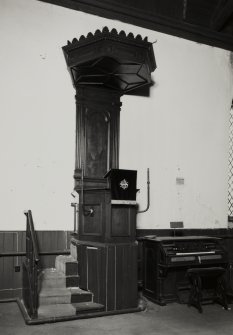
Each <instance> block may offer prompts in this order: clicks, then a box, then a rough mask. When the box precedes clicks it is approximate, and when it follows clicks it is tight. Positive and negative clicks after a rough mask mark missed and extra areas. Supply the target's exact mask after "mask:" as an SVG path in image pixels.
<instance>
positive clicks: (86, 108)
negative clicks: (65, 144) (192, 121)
mask: <svg viewBox="0 0 233 335" xmlns="http://www.w3.org/2000/svg"><path fill="white" fill-rule="evenodd" d="M63 52H64V55H65V59H66V63H67V67H68V70H69V72H70V74H71V78H72V81H73V84H74V87H75V89H76V106H77V108H76V158H75V171H74V180H75V190H76V191H77V192H78V194H79V212H78V232H77V234H74V235H73V238H72V241H71V242H72V244H74V245H75V246H76V247H77V255H78V261H79V276H80V287H81V288H83V289H85V290H90V291H92V292H93V293H94V301H95V302H97V303H101V304H103V305H105V310H106V311H115V310H127V309H132V308H137V305H138V296H137V295H138V294H137V244H136V242H135V235H136V211H137V208H136V171H129V170H119V133H120V129H119V128H120V108H121V102H120V97H121V96H122V95H123V94H128V93H130V92H131V91H135V92H138V90H140V88H141V87H147V88H149V86H150V85H151V84H152V81H151V72H152V71H154V70H155V68H156V64H155V59H154V53H153V47H152V44H151V43H149V42H148V41H147V38H146V39H144V40H143V39H142V37H141V36H140V35H138V36H136V37H134V35H133V34H132V33H130V34H129V35H128V36H126V34H125V32H124V31H121V32H120V33H119V34H118V32H117V31H116V30H115V29H113V30H112V31H109V30H108V28H106V27H105V28H104V29H103V30H102V31H100V30H97V31H96V32H95V34H92V33H89V34H88V35H87V37H84V36H81V37H80V39H79V40H77V39H73V41H72V42H68V44H67V45H66V46H64V47H63ZM138 94H139V93H138ZM119 176H120V177H119ZM118 177H119V178H120V183H122V187H123V188H124V187H125V188H128V186H129V184H130V185H132V184H133V191H132V192H131V194H130V195H128V196H126V197H125V196H123V197H122V195H119V197H118V199H116V197H115V195H114V187H115V186H114V185H115V184H114V183H115V181H116V180H117V178H118ZM130 178H132V180H133V181H132V183H131V181H130V183H129V180H130ZM117 185H118V186H119V182H118V183H117ZM119 194H120V193H119Z"/></svg>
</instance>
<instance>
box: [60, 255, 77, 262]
mask: <svg viewBox="0 0 233 335" xmlns="http://www.w3.org/2000/svg"><path fill="white" fill-rule="evenodd" d="M56 260H58V261H59V262H64V263H78V261H77V259H75V258H74V257H73V256H71V255H68V256H67V255H59V256H57V257H56Z"/></svg>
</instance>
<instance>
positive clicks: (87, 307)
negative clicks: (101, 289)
mask: <svg viewBox="0 0 233 335" xmlns="http://www.w3.org/2000/svg"><path fill="white" fill-rule="evenodd" d="M72 305H73V307H74V308H75V310H76V314H77V315H79V314H82V313H91V312H102V311H104V305H101V304H97V303H96V302H80V303H78V304H72Z"/></svg>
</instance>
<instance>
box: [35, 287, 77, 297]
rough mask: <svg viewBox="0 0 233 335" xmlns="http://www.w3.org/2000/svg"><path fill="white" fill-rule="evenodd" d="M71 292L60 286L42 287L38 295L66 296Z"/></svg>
mask: <svg viewBox="0 0 233 335" xmlns="http://www.w3.org/2000/svg"><path fill="white" fill-rule="evenodd" d="M70 294H71V292H70V290H69V288H66V287H64V288H63V287H62V288H57V287H55V288H47V287H45V288H42V290H41V291H40V292H39V296H46V297H54V296H63V295H64V296H66V295H70Z"/></svg>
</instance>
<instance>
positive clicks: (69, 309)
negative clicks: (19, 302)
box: [38, 304, 76, 318]
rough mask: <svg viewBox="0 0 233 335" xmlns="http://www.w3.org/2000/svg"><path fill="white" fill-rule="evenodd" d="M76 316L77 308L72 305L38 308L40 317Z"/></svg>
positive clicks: (51, 305)
mask: <svg viewBox="0 0 233 335" xmlns="http://www.w3.org/2000/svg"><path fill="white" fill-rule="evenodd" d="M70 315H76V308H75V307H74V306H73V305H72V304H50V305H42V306H40V307H39V308H38V317H39V318H41V317H46V318H48V317H59V316H70Z"/></svg>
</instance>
